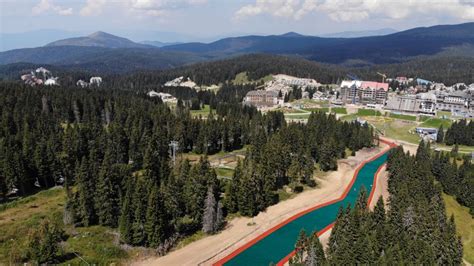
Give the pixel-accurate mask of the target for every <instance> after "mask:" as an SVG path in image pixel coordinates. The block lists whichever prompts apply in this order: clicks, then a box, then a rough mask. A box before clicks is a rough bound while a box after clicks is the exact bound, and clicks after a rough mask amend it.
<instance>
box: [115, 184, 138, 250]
mask: <svg viewBox="0 0 474 266" xmlns="http://www.w3.org/2000/svg"><path fill="white" fill-rule="evenodd" d="M134 185H135V182H133V179H132V178H131V177H130V178H128V179H127V184H126V193H125V197H124V199H123V203H122V208H121V209H120V212H121V213H120V218H119V232H120V237H121V239H122V240H123V241H124V242H125V243H132V235H133V231H132V228H131V227H132V223H133V220H134V216H133V209H132V207H133V206H132V203H133V202H132V200H133V194H134Z"/></svg>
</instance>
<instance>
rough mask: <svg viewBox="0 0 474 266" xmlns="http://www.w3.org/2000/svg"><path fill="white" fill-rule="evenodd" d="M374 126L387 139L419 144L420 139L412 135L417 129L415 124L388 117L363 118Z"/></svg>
mask: <svg viewBox="0 0 474 266" xmlns="http://www.w3.org/2000/svg"><path fill="white" fill-rule="evenodd" d="M363 119H365V120H367V122H369V123H370V124H371V125H372V126H374V127H376V128H377V129H379V130H380V131H382V132H384V133H385V136H386V137H389V138H393V139H398V140H403V141H407V142H411V143H414V144H418V143H419V142H420V140H421V139H420V137H419V136H418V135H417V134H412V133H410V132H411V131H413V130H414V128H415V127H416V123H415V122H409V121H405V120H395V119H393V118H387V117H363Z"/></svg>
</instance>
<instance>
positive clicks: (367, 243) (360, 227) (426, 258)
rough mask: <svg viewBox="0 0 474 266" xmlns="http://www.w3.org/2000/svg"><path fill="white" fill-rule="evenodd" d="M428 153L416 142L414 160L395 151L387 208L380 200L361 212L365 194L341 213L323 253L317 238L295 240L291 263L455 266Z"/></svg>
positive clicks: (457, 256) (458, 259)
mask: <svg viewBox="0 0 474 266" xmlns="http://www.w3.org/2000/svg"><path fill="white" fill-rule="evenodd" d="M430 157H431V155H430V150H429V147H427V146H425V144H424V143H423V142H422V143H420V146H419V148H418V151H417V154H416V156H411V155H410V154H405V153H404V152H403V149H402V148H401V147H399V148H397V149H395V150H393V151H392V152H391V154H390V156H389V160H388V165H387V170H388V171H389V175H390V176H389V188H388V189H389V191H390V198H389V202H388V209H386V208H385V207H384V202H383V200H382V199H381V198H380V199H379V200H378V202H377V204H376V206H375V208H374V210H373V211H368V209H367V192H366V191H362V192H361V194H360V196H359V199H358V201H357V203H356V204H355V205H354V206H348V207H347V208H345V209H343V208H341V209H340V210H339V214H338V218H337V220H336V223H335V225H334V228H333V230H332V232H331V236H330V238H329V244H328V249H327V253H326V254H324V252H321V251H322V248H321V247H320V246H321V245H320V244H319V241H318V240H317V237H316V238H315V237H311V238H310V240H307V238H306V237H305V236H304V234H302V235H301V237H300V239H299V240H298V242H297V243H296V248H297V251H298V252H297V256H296V257H295V259H294V260H293V263H294V264H296V263H300V262H302V263H305V265H314V264H309V263H310V262H313V263H315V264H316V265H321V264H325V263H329V264H330V265H333V264H334V265H354V264H377V265H380V264H381V265H392V264H409V265H460V264H461V263H462V255H463V247H462V244H461V241H460V239H459V237H458V236H457V235H456V230H455V224H454V219H453V217H451V218H447V217H446V209H445V206H444V202H443V199H442V197H441V190H440V188H439V187H437V186H436V185H435V183H434V178H433V175H434V172H432V171H431V162H430Z"/></svg>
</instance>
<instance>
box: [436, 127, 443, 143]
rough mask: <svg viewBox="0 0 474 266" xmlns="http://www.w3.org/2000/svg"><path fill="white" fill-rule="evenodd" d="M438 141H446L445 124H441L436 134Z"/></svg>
mask: <svg viewBox="0 0 474 266" xmlns="http://www.w3.org/2000/svg"><path fill="white" fill-rule="evenodd" d="M436 142H437V143H443V142H444V128H443V125H440V126H439V129H438V133H437V134H436Z"/></svg>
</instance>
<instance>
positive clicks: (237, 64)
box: [0, 54, 474, 89]
mask: <svg viewBox="0 0 474 266" xmlns="http://www.w3.org/2000/svg"><path fill="white" fill-rule="evenodd" d="M124 60H125V61H127V60H128V59H126V58H125V59H124ZM104 62H106V61H104ZM104 62H103V63H101V65H96V66H94V65H93V64H91V63H85V64H89V65H88V66H85V65H84V67H81V66H75V67H71V66H49V65H46V66H45V67H46V68H48V69H50V70H52V71H53V72H54V73H57V74H58V76H59V77H60V79H59V82H60V83H61V84H62V85H66V86H73V85H75V82H76V81H77V80H78V79H88V77H90V76H92V75H102V76H103V77H104V80H105V81H107V82H105V83H104V85H105V86H108V87H111V88H124V89H140V88H150V89H154V88H156V87H159V86H160V85H162V84H164V83H165V82H167V81H169V80H172V79H174V78H176V77H180V76H184V77H189V78H190V79H192V80H193V81H195V82H196V83H197V84H199V85H212V84H220V83H225V82H230V81H232V80H234V79H235V77H236V75H237V74H239V73H242V72H246V73H247V76H248V79H249V80H254V81H255V80H258V79H260V78H263V77H265V76H267V75H270V74H288V75H292V76H297V77H302V78H313V79H316V80H317V81H318V82H321V83H324V84H334V83H339V82H340V81H341V80H343V79H347V78H348V77H347V76H346V75H347V74H349V73H352V74H355V75H357V76H358V77H359V78H361V79H365V80H379V79H380V76H378V75H377V72H381V73H385V74H387V76H389V77H396V76H407V77H415V78H416V77H419V78H423V79H427V80H432V81H435V82H442V83H445V84H446V85H452V84H455V83H458V82H464V83H466V84H470V83H474V61H473V60H471V58H468V57H453V56H438V57H428V58H424V57H420V58H417V59H413V60H410V61H408V62H405V63H400V64H389V65H376V66H372V67H352V68H347V67H342V66H336V65H329V64H323V63H317V62H314V61H308V60H306V59H302V58H296V57H286V56H277V55H268V54H252V55H243V56H238V57H235V58H231V59H225V60H219V61H210V62H204V63H196V64H192V65H188V66H181V67H177V68H173V69H167V70H157V71H146V70H144V69H147V68H142V67H140V66H138V65H137V66H136V67H133V69H130V70H129V73H127V74H121V75H115V74H111V73H114V72H115V71H114V70H113V69H114V68H120V65H115V64H112V63H110V64H109V63H104ZM160 62H161V63H162V62H163V61H160ZM161 63H157V64H161ZM127 65H130V62H128V63H127ZM132 65H133V64H132ZM39 66H41V65H40V64H27V63H18V64H9V65H3V66H0V79H9V80H18V79H19V77H20V75H21V74H24V73H28V72H29V71H31V70H34V69H36V68H37V67H39ZM43 66H44V65H43Z"/></svg>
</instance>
